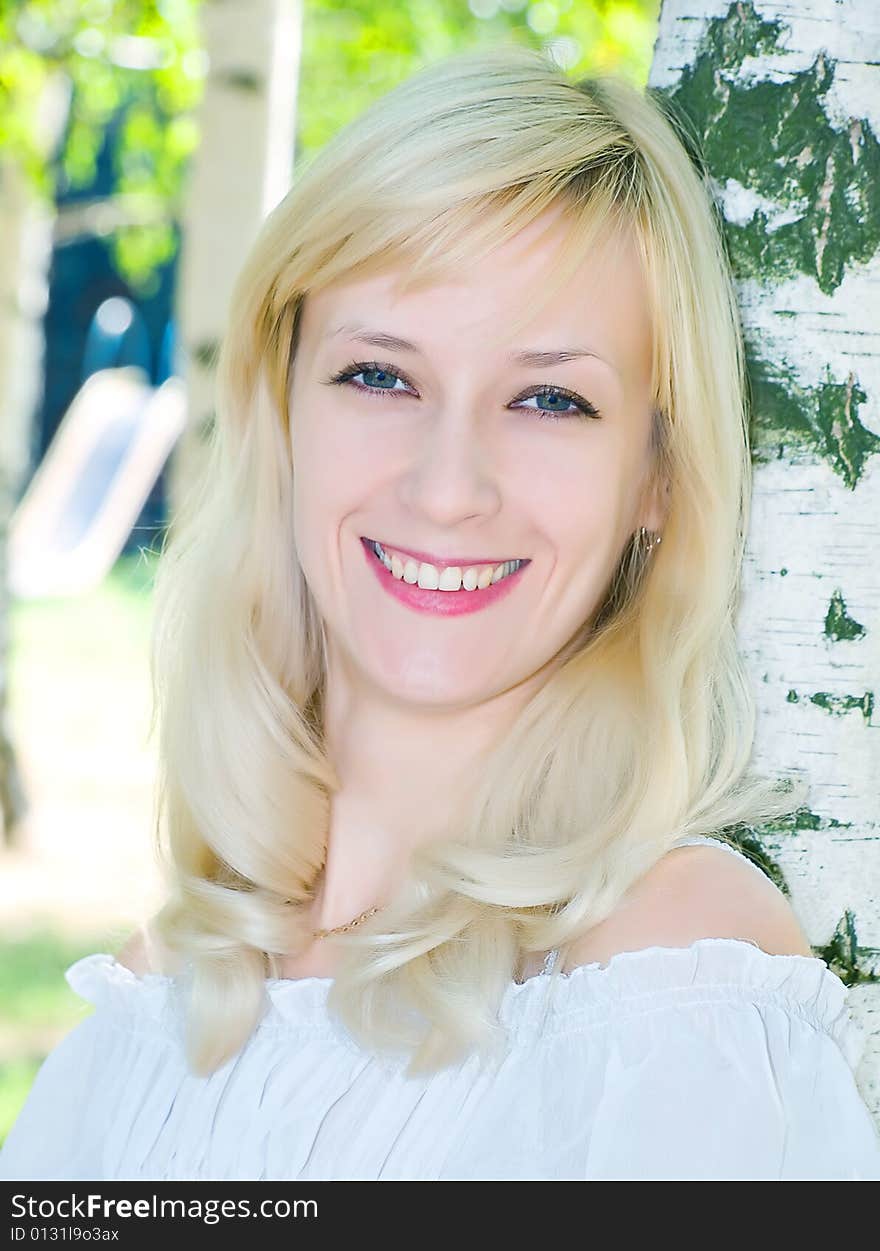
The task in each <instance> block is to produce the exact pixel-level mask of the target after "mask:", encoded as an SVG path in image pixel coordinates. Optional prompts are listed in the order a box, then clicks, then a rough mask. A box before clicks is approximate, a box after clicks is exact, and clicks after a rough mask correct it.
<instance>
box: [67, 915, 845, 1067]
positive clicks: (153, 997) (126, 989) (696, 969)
mask: <svg viewBox="0 0 880 1251" xmlns="http://www.w3.org/2000/svg"><path fill="white" fill-rule="evenodd" d="M65 978H66V980H67V983H68V985H69V986H70V987H71V989H72V990H73V991H74V992H75V993H76V994H77V995H79V996H80V997H81V998H82V999H85V1000H86V1001H87V1002H89V1003H92V1004H95V1005H96V1006H98V1007H102V1008H106V1009H109V1010H111V1011H113V1012H116V1013H120V1012H121V1013H122V1014H123V1015H125V1016H126V1017H127V1018H128V1019H129V1020H134V1019H136V1020H139V1021H140V1022H142V1023H147V1022H149V1021H152V1022H153V1023H154V1024H156V1023H160V1024H161V1023H164V1026H165V1027H166V1028H167V1024H168V1017H167V1013H168V1010H169V1007H170V1006H171V1002H172V1000H173V998H174V997H175V996H176V995H177V993H178V992H179V990H180V987H181V979H180V978H179V977H173V976H171V975H169V974H164V973H145V974H136V973H134V972H133V971H132V970H131V969H129V968H127V967H126V966H125V965H123V964H120V963H119V961H118V960H117V959H116V958H115V956H113V955H111V954H109V953H108V952H96V953H94V954H91V955H87V956H84V957H82V958H81V959H80V960H77V961H76V962H75V963H74V964H72V965H71V966H70V968H69V969H68V970H67V972H66V974H65ZM334 980H335V979H334V978H332V977H318V976H310V977H301V978H267V979H265V986H266V995H267V1007H268V1011H267V1013H266V1015H265V1016H264V1017H263V1020H262V1021H261V1022H260V1024H259V1025H258V1026H257V1031H256V1032H262V1033H272V1032H275V1033H278V1032H281V1033H288V1032H300V1031H305V1032H307V1033H316V1032H317V1033H323V1034H328V1033H329V1034H330V1035H332V1036H334V1037H336V1038H337V1039H343V1040H346V1039H347V1040H348V1042H349V1044H351V1043H352V1042H353V1040H351V1039H350V1036H348V1035H347V1034H345V1033H344V1032H343V1031H342V1029H341V1026H340V1025H339V1024H337V1023H336V1021H335V1020H334V1018H332V1016H331V1014H330V1013H329V1012H328V1007H327V998H328V995H329V993H330V988H331V986H332V985H333V982H334ZM847 996H848V989H847V987H846V986H845V984H844V983H843V982H842V981H841V980H840V978H839V977H838V976H837V974H836V973H834V972H833V971H832V970H831V969H830V968H829V967H828V965H827V964H826V963H825V962H824V961H823V960H821V959H819V958H818V957H816V956H800V955H771V954H769V953H767V952H765V951H763V950H762V949H761V948H760V947H758V946H757V945H756V944H754V943H751V942H749V941H748V940H746V939H738V938H701V939H697V940H696V941H695V942H693V943H692V944H690V945H689V946H687V947H659V946H653V947H645V948H641V949H639V950H637V951H622V952H618V953H616V954H615V955H613V956H612V957H611V959H610V960H609V961H608V963H607V964H604V965H603V964H600V963H599V962H598V961H597V962H595V963H592V964H582V965H578V966H577V967H576V968H574V969H572V970H571V972H569V973H562V972H559V971H556V972H543V973H537V974H535V975H533V976H532V977H529V978H527V979H526V980H525V981H523V982H510V983H509V984H508V986H507V988H506V990H505V992H504V994H503V996H502V1000H501V1003H500V1007H499V1020H500V1022H501V1023H502V1024H503V1025H504V1026H505V1027H506V1028H507V1030H508V1031H509V1032H510V1034H511V1035H512V1036H513V1037H514V1038H516V1037H518V1036H528V1037H532V1038H534V1037H535V1036H536V1035H539V1036H541V1037H542V1038H543V1037H547V1036H548V1035H552V1034H553V1033H560V1032H562V1033H567V1032H570V1031H571V1030H572V1029H577V1028H580V1027H583V1026H586V1025H590V1024H601V1023H602V1022H603V1021H607V1020H608V1019H609V1018H610V1017H611V1016H612V1015H613V1014H614V1015H616V1014H619V1013H626V1012H627V1011H630V1012H643V1011H645V1010H646V1009H650V1008H651V1007H662V1006H664V1005H666V1004H670V1003H671V1004H675V1003H681V1004H682V1005H685V1004H687V1002H688V1001H689V1000H690V1001H693V1000H698V1001H699V1002H700V1003H706V1002H707V1000H708V1001H717V1002H721V1003H729V1002H731V1001H737V1000H739V1001H740V1002H742V1001H743V1000H744V999H745V1000H747V1001H749V1002H770V1003H776V1004H780V1005H781V1006H784V1007H785V1008H786V1009H787V1010H788V1011H790V1012H791V1013H793V1014H795V1015H797V1016H799V1017H801V1018H802V1019H804V1020H806V1021H807V1022H808V1023H810V1024H811V1025H813V1026H814V1027H815V1028H817V1029H820V1030H823V1031H824V1032H826V1033H828V1034H829V1035H830V1036H831V1037H832V1038H833V1039H834V1040H835V1041H836V1042H837V1043H838V1045H839V1046H840V1047H841V1049H842V1051H843V1052H844V1054H845V1056H846V1058H847V1061H848V1062H849V1064H850V1066H851V1067H852V1068H853V1069H854V1068H855V1067H856V1066H857V1064H858V1062H859V1060H860V1058H861V1055H862V1053H863V1050H864V1047H865V1043H866V1033H865V1031H864V1030H863V1028H862V1027H861V1026H860V1025H858V1024H857V1023H856V1022H855V1021H854V1019H853V1018H852V1016H851V1014H850V1010H849V1005H848V1002H847Z"/></svg>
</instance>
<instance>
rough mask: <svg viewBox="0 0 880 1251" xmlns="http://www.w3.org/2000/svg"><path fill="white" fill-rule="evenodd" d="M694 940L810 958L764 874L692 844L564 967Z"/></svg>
mask: <svg viewBox="0 0 880 1251" xmlns="http://www.w3.org/2000/svg"><path fill="white" fill-rule="evenodd" d="M701 938H737V939H740V940H743V941H745V942H749V943H753V944H754V945H756V946H757V947H760V948H761V950H762V951H765V952H766V953H767V954H768V955H794V956H812V954H813V952H812V949H811V947H810V944H809V942H808V941H807V938H806V936H805V935H804V932H803V930H802V929H801V926H800V924H799V922H798V919H797V917H796V915H795V913H794V910H793V909H792V907H791V905H790V904H789V902H788V900H787V899H786V897H785V895H783V893H782V891H780V890H779V888H778V887H777V886H776V885H775V884H774V883H773V882H771V881H770V879H769V878H768V877H767V876H766V875H765V874H764V873H762V872H760V870H758V868H757V867H756V866H755V865H752V864H749V863H747V862H746V861H745V860H744V859H743V858H742V857H740V856H735V855H731V854H730V852H729V851H726V850H725V849H724V848H722V847H712V846H710V845H707V844H697V845H691V846H686V847H675V848H673V850H672V851H669V852H667V853H666V854H665V855H664V856H662V857H661V858H660V860H658V861H657V863H656V864H655V865H653V866H652V867H651V868H650V869H649V870H648V872H647V873H645V874H644V875H643V876H642V877H641V878H640V879H639V880H638V881H637V882H635V883H634V884H633V886H632V887H630V889H629V890H628V891H627V892H626V894H625V895H624V896H623V898H622V899H621V901H620V903H619V904H618V906H617V907H616V908H615V910H614V911H613V912H612V913H611V915H610V916H609V917H607V918H606V919H605V920H604V921H602V922H600V923H599V924H598V925H596V926H594V927H593V928H592V929H590V930H588V931H587V932H586V933H585V934H584V935H583V936H582V937H580V938H578V939H577V940H576V941H575V942H574V943H573V944H572V945H571V947H570V948H569V954H568V958H567V960H566V962H565V967H566V969H571V968H574V967H576V966H577V965H580V964H592V963H596V962H598V963H600V964H605V963H607V961H608V960H610V958H611V957H612V956H613V955H616V954H617V953H618V952H621V951H640V950H642V949H643V948H645V947H689V946H690V945H691V944H692V943H694V942H696V941H697V940H698V939H701Z"/></svg>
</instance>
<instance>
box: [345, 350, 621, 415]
mask: <svg viewBox="0 0 880 1251" xmlns="http://www.w3.org/2000/svg"><path fill="white" fill-rule="evenodd" d="M374 370H376V371H380V370H381V371H382V372H384V373H386V374H389V375H390V376H391V377H392V378H398V379H400V381H401V382H405V383H406V385H407V386H408V387H412V389H413V391H415V390H416V387H415V386H414V385H413V383H412V382H411V381H410V379H409V378H407V376H406V374H404V373H401V371H400V370H399V369H396V368H395V369H392V367H391V366H390V365H387V364H383V363H381V362H380V361H352V362H351V364H350V365H347V366H346V367H345V369H342V370H340V371H339V373H338V374H334V375H333V376H332V377H331V378H328V380H327V381H328V383H329V384H330V385H331V386H332V385H337V386H345V385H349V386H353V387H354V389H355V390H356V391H360V392H362V393H364V394H366V395H375V396H382V395H383V393H384V394H385V395H392V394H397V395H400V394H409V392H400V391H396V390H394V391H392V390H388V389H385V388H381V387H368V386H365V385H364V383H362V382H354V381H353V379H354V378H355V377H356V376H357V375H358V374H362V373H371V372H373V371H374ZM546 394H552V395H558V396H560V397H561V398H562V399H564V400H570V401H571V403H572V404H574V406H575V408H576V409H578V410H579V415H580V419H581V420H584V419H588V418H596V417H599V416H600V415H601V414H600V413H599V410H598V408H596V407H595V406H594V405H593V404H591V403H590V402H589V400H585V399H584V398H583V396H582V395H578V394H577V392H576V391H569V390H568V388H567V387H557V386H547V385H545V386H540V387H533V388H532V389H531V390H530V391H528V392H527V393H523V394H520V395H515V396H514V398H513V399H512V400H511V404H516V403H518V402H519V401H520V400H532V399H535V398H536V397H537V396H539V395H546ZM517 411H519V412H523V411H525V412H533V413H537V414H538V415H539V417H540V419H541V420H542V421H566V420H568V421H570V420H571V419H572V417H574V416H576V414H575V413H572V412H567V413H553V412H547V411H546V410H544V409H539V408H535V409H519V410H517Z"/></svg>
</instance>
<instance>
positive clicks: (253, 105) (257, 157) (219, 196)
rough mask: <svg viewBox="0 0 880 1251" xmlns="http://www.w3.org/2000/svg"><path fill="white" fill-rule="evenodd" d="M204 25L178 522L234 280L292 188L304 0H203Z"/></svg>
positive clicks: (182, 310)
mask: <svg viewBox="0 0 880 1251" xmlns="http://www.w3.org/2000/svg"><path fill="white" fill-rule="evenodd" d="M200 27H201V37H202V44H203V48H204V52H205V59H206V64H207V66H208V74H207V78H206V83H205V92H204V96H203V97H202V103H201V112H200V115H199V130H200V135H201V138H200V142H199V146H198V148H197V150H196V152H195V154H194V156H193V160H192V165H191V169H190V176H189V179H188V192H187V196H186V201H185V205H184V209H183V232H182V234H183V237H182V244H181V257H180V268H179V272H178V280H177V288H176V308H177V316H176V321H177V324H178V326H179V328H180V335H181V339H182V342H183V346H184V358H185V362H186V364H185V372H186V395H187V405H186V407H187V423H188V424H187V427H186V429H185V431H184V434H183V436H182V437H181V438H180V440H179V441H178V444H177V447H176V449H175V451H174V454H173V456H172V461H171V473H170V480H169V490H168V501H169V516H170V521H171V523H172V524H173V520H174V515H175V513H176V511H177V508H178V506H179V503H180V502H181V500H182V497H183V496H184V495H185V494H186V492H187V490H188V489H189V486H190V484H191V483H192V482H193V481H194V478H195V477H196V475H197V473H198V469H199V467H200V466H201V463H202V460H203V456H204V447H205V444H204V440H205V438H206V436H207V433H208V431H210V429H211V427H212V424H213V419H214V394H213V391H214V369H215V364H216V357H217V349H218V346H219V343H220V339H221V338H222V334H223V329H224V323H225V321H226V317H227V313H228V309H229V299H230V295H231V292H232V286H233V282H234V281H235V278H236V276H237V274H238V271H239V269H240V268H241V263H242V258H243V257H244V255H245V254H246V253H247V251H248V248H249V247H250V245H251V243H252V242H253V239H254V237H255V236H256V234H257V231H258V230H259V228H260V225H261V223H262V221H263V219H264V218H265V217H266V215H267V214H268V213H269V212H270V210H271V209H273V208H274V207H275V205H276V204H277V203H278V202H279V201H280V200H282V199H283V198H284V196H285V195H286V193H287V191H288V189H289V187H290V180H291V177H292V174H293V151H294V134H295V130H296V102H297V81H298V75H299V50H300V36H301V28H302V6H301V0H221V2H220V3H217V2H216V0H205V3H204V4H203V5H202V8H201V14H200Z"/></svg>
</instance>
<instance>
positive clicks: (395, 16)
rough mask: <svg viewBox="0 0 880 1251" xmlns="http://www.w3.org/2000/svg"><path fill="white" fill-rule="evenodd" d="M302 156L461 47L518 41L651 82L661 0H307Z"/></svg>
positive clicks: (569, 68) (572, 63)
mask: <svg viewBox="0 0 880 1251" xmlns="http://www.w3.org/2000/svg"><path fill="white" fill-rule="evenodd" d="M304 5H305V10H304V12H305V21H304V30H303V57H302V67H301V75H300V90H299V111H298V138H297V157H298V159H299V158H300V157H309V156H311V155H312V154H313V153H314V152H315V151H316V150H317V149H318V148H320V147H321V146H322V145H323V144H324V143H325V142H326V141H327V140H328V139H329V138H330V137H331V136H332V135H333V134H334V133H335V132H336V131H337V130H339V129H340V127H342V126H343V125H345V123H346V122H348V121H350V120H351V119H352V118H354V117H356V116H357V115H358V114H359V113H361V112H362V111H363V110H364V109H365V108H366V107H367V106H368V105H369V104H370V103H371V102H372V101H373V100H374V99H376V97H378V96H380V95H382V94H383V93H384V92H386V91H388V90H390V89H391V88H392V87H394V86H396V84H397V83H399V82H401V81H402V80H403V79H404V78H408V77H409V76H410V75H411V74H413V73H415V72H416V70H418V69H420V68H422V67H423V66H424V65H427V64H429V63H430V62H432V61H435V60H437V59H439V58H440V57H443V56H447V55H451V54H452V53H454V52H456V51H458V50H459V49H464V48H466V47H476V46H480V45H483V44H495V43H499V42H507V41H516V42H520V43H524V44H526V45H527V46H529V47H534V48H545V49H547V50H548V51H549V52H550V54H551V55H552V56H553V57H554V59H556V60H557V62H558V64H560V65H561V66H562V68H563V69H565V70H566V72H567V73H569V74H571V75H572V76H582V75H584V74H589V73H596V72H601V71H603V70H614V71H616V72H619V73H621V74H624V75H626V76H627V77H629V78H631V79H632V80H633V81H635V82H637V83H638V84H639V85H640V86H641V85H644V83H645V82H646V81H647V77H648V70H649V68H650V63H651V53H652V49H653V42H654V38H655V35H656V28H657V15H658V13H659V8H660V5H659V0H622V2H621V0H616V2H612V0H592V3H585V2H584V0H532V2H531V3H530V2H529V0H471V3H470V4H468V3H467V0H409V2H408V3H407V4H401V3H399V2H398V0H304Z"/></svg>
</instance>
